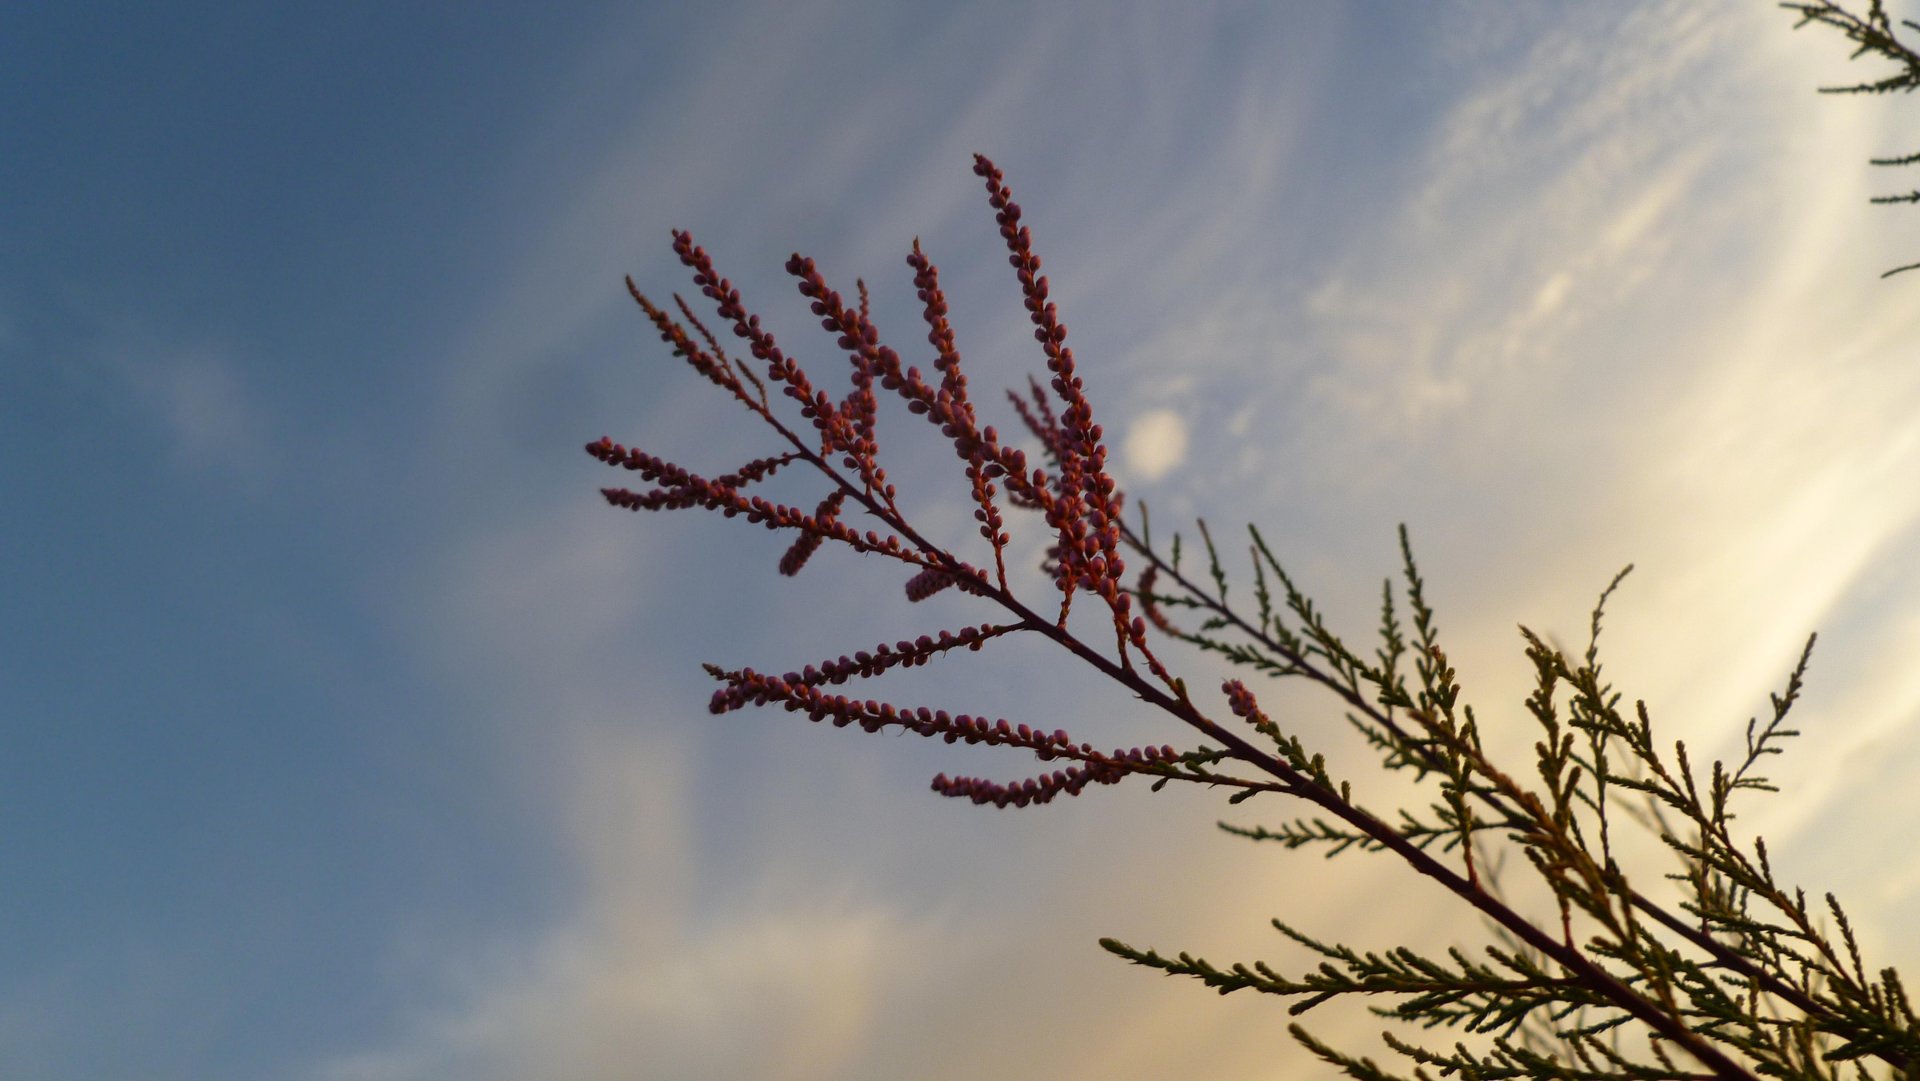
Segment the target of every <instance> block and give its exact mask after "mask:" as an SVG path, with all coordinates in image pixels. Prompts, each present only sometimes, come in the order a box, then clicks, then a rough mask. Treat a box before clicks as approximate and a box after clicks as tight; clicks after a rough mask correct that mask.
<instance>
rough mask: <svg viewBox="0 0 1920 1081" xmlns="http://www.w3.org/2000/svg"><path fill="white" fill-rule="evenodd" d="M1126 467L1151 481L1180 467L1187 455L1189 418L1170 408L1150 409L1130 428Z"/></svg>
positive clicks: (1134, 421)
mask: <svg viewBox="0 0 1920 1081" xmlns="http://www.w3.org/2000/svg"><path fill="white" fill-rule="evenodd" d="M1126 455H1127V470H1128V472H1130V473H1132V474H1134V475H1135V476H1137V477H1139V478H1140V479H1141V480H1143V481H1146V482H1148V483H1151V482H1153V481H1157V480H1159V479H1160V478H1162V477H1164V476H1166V475H1167V474H1168V473H1171V472H1173V471H1174V470H1175V469H1178V468H1179V467H1180V463H1181V462H1184V461H1185V460H1186V457H1187V422H1186V420H1185V418H1183V417H1182V416H1181V415H1180V414H1178V413H1176V412H1174V411H1173V410H1171V409H1150V410H1148V411H1146V412H1145V413H1142V414H1140V415H1139V416H1137V417H1135V418H1133V423H1132V424H1131V425H1129V426H1128V428H1127V442H1126Z"/></svg>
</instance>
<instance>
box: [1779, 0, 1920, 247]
mask: <svg viewBox="0 0 1920 1081" xmlns="http://www.w3.org/2000/svg"><path fill="white" fill-rule="evenodd" d="M1780 6H1781V7H1783V8H1786V9H1787V10H1789V11H1797V12H1799V13H1800V21H1799V22H1798V23H1795V24H1794V28H1795V29H1796V30H1797V29H1799V28H1800V27H1802V26H1808V25H1816V26H1828V27H1832V28H1833V29H1835V30H1838V31H1839V32H1840V33H1841V34H1843V35H1845V36H1846V38H1847V40H1849V41H1851V42H1853V44H1854V50H1853V56H1854V58H1855V59H1858V58H1859V57H1862V56H1869V55H1871V56H1876V57H1879V58H1881V59H1883V60H1890V61H1892V62H1893V63H1894V64H1896V65H1898V70H1896V71H1894V72H1893V73H1891V74H1888V75H1883V76H1881V77H1880V78H1877V79H1869V80H1867V81H1866V82H1863V83H1853V84H1850V85H1847V86H1823V87H1821V88H1820V92H1821V93H1823V94H1891V93H1894V92H1896V91H1899V92H1901V93H1908V94H1910V93H1912V92H1913V91H1915V90H1920V51H1917V50H1916V49H1915V47H1914V46H1912V45H1909V44H1907V43H1906V42H1905V41H1903V40H1901V38H1900V33H1899V29H1898V28H1896V26H1895V25H1894V21H1893V19H1892V18H1891V17H1890V16H1888V14H1887V10H1886V5H1885V4H1884V3H1883V0H1868V3H1867V11H1866V14H1864V15H1861V14H1856V13H1854V12H1852V11H1850V10H1848V9H1847V8H1846V7H1844V6H1842V5H1840V4H1837V3H1834V2H1833V0H1794V2H1791V3H1783V4H1781V5H1780ZM1899 27H1903V28H1905V29H1907V30H1910V31H1913V32H1914V33H1916V34H1920V23H1917V22H1914V21H1913V20H1911V19H1902V20H1900V23H1899ZM1871 160H1872V162H1873V164H1875V165H1882V166H1889V167H1898V166H1903V165H1920V153H1913V154H1902V155H1897V156H1894V157H1886V158H1873V159H1871ZM1872 201H1873V202H1875V203H1879V204H1883V205H1884V204H1892V203H1920V189H1916V190H1914V191H1910V192H1901V193H1896V194H1893V195H1879V196H1875V197H1874V198H1873V200H1872ZM1906 270H1920V263H1908V264H1907V265H1905V266H1897V267H1894V268H1893V269H1892V270H1889V271H1887V272H1886V273H1885V274H1882V275H1880V276H1881V277H1883V278H1890V277H1892V276H1893V275H1895V274H1898V273H1900V272H1902V271H1906Z"/></svg>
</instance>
